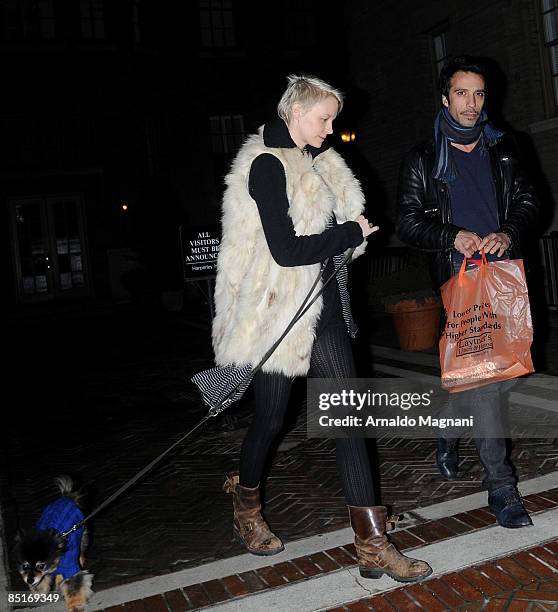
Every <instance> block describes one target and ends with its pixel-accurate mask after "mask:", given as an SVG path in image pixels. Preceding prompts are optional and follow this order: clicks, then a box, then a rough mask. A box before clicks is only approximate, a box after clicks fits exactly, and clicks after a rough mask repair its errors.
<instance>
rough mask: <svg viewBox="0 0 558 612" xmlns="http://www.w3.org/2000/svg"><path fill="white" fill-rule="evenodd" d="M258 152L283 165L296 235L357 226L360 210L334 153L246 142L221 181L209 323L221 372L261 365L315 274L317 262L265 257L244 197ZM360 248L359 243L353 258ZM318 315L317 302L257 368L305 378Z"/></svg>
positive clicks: (257, 139) (349, 176)
mask: <svg viewBox="0 0 558 612" xmlns="http://www.w3.org/2000/svg"><path fill="white" fill-rule="evenodd" d="M262 153H270V154H272V155H274V156H275V157H277V159H279V161H281V163H282V164H283V167H284V169H285V176H286V185H287V197H288V200H289V216H290V218H291V220H292V222H293V226H294V229H295V233H296V235H297V236H301V235H309V234H319V233H321V232H323V231H324V229H325V228H326V225H327V222H328V219H329V218H330V217H331V214H332V213H333V214H334V215H335V217H336V219H337V221H338V223H344V222H345V221H354V220H355V219H356V218H357V217H358V215H360V214H361V213H362V211H363V208H364V197H363V195H362V191H361V189H360V185H359V183H358V181H357V180H356V179H355V177H354V175H353V173H352V172H351V171H350V170H349V168H348V167H347V165H346V164H345V162H344V161H343V159H342V158H341V156H340V155H339V154H338V153H336V152H335V151H334V150H333V149H328V150H326V151H324V152H323V153H321V154H320V155H318V156H317V157H316V158H314V159H312V157H311V155H309V154H306V153H302V152H301V151H300V150H299V149H298V148H296V147H294V148H271V147H267V146H265V144H264V142H263V137H262V129H261V128H260V131H259V133H258V134H256V135H254V136H251V137H250V138H248V140H247V141H246V142H245V143H244V145H243V146H242V148H241V149H240V151H239V153H238V155H237V156H236V159H235V161H234V162H233V165H232V169H231V172H230V173H229V174H228V176H227V177H226V179H225V182H226V185H227V187H226V190H225V194H224V198H223V217H222V239H221V247H220V251H219V257H218V262H217V279H216V283H215V319H214V320H213V349H214V351H215V362H216V364H217V365H219V366H224V365H228V364H235V365H237V366H244V365H256V364H258V363H259V361H260V360H261V358H262V357H263V355H264V354H265V353H266V351H267V350H268V349H269V347H270V346H271V345H272V344H273V343H274V342H275V340H277V338H278V337H279V336H280V335H281V333H282V332H283V331H284V330H285V328H286V327H287V325H288V324H289V322H290V321H291V319H292V318H293V316H294V314H295V313H296V311H297V309H298V308H299V306H300V305H301V303H302V301H303V300H304V298H305V297H306V295H307V293H308V291H309V290H310V287H311V286H312V283H313V282H314V280H315V279H316V277H317V276H318V275H319V274H320V264H314V265H307V266H297V267H281V266H279V265H278V264H276V263H275V261H274V259H273V257H272V255H271V253H270V251H269V248H268V246H267V242H266V239H265V236H264V233H263V228H262V224H261V221H260V216H259V213H258V208H257V205H256V203H255V202H254V200H253V199H252V198H251V197H250V194H249V192H248V178H249V174H250V167H251V165H252V162H253V160H254V159H255V158H256V157H257V156H258V155H260V154H262ZM365 247H366V242H363V243H362V244H361V245H360V246H359V247H357V249H355V254H354V256H353V257H356V256H358V255H361V254H362V253H363V252H364V249H365ZM318 287H321V280H320V283H319V285H318ZM321 309H322V298H321V297H320V298H319V299H318V300H316V302H315V303H314V304H313V306H312V307H311V308H310V310H309V311H308V312H307V313H306V314H305V315H304V317H302V319H301V320H300V321H298V323H297V324H296V325H295V326H294V327H293V328H292V329H291V331H290V332H289V333H288V334H287V336H286V337H285V339H284V340H283V341H282V342H281V344H280V345H279V347H278V348H277V349H276V350H275V352H274V353H273V354H272V355H271V357H270V358H269V359H268V361H267V362H266V363H265V365H264V366H263V367H262V370H263V371H264V372H274V373H280V374H284V375H286V376H301V375H305V374H307V372H308V370H309V367H310V354H311V351H312V344H313V342H314V336H315V334H314V330H315V327H316V323H317V321H318V318H319V316H320V312H321Z"/></svg>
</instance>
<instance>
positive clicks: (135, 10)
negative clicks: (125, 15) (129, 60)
mask: <svg viewBox="0 0 558 612" xmlns="http://www.w3.org/2000/svg"><path fill="white" fill-rule="evenodd" d="M140 4H141V0H133V4H132V26H133V28H134V42H135V43H136V45H139V44H140V43H141V25H140V12H141V7H140Z"/></svg>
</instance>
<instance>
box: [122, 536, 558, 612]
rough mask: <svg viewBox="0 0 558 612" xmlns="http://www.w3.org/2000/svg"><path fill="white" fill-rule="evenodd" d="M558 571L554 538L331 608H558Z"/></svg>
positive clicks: (512, 611) (493, 611)
mask: <svg viewBox="0 0 558 612" xmlns="http://www.w3.org/2000/svg"><path fill="white" fill-rule="evenodd" d="M557 572H558V541H554V542H549V543H547V544H545V545H544V546H535V547H533V548H530V549H528V550H523V551H521V552H520V553H516V554H513V555H509V556H507V557H502V558H500V559H495V560H493V561H491V562H490V563H483V564H481V565H476V566H474V567H469V568H467V569H465V570H463V571H461V572H452V573H450V574H445V575H444V576H442V577H440V578H433V579H432V580H426V581H425V582H423V583H421V584H415V585H412V586H408V587H404V588H400V589H396V590H394V591H390V592H389V593H386V594H385V595H376V596H374V597H368V598H366V599H361V600H359V601H356V602H352V603H350V604H348V605H346V606H341V607H336V608H329V609H328V610H327V612H364V611H365V610H367V611H368V610H376V611H377V612H384V611H388V610H389V611H390V612H394V611H395V610H397V611H407V610H427V612H443V611H444V610H458V611H463V612H465V611H466V612H473V611H474V610H479V611H480V610H482V611H484V612H497V611H499V610H502V611H503V610H506V611H507V612H527V611H530V610H533V611H534V610H546V611H550V610H558V576H557V574H556V573H557ZM124 609H126V608H124ZM161 609H162V610H166V608H161ZM171 609H172V610H173V612H174V610H175V609H174V608H171ZM182 609H183V610H185V609H188V608H182ZM154 610H155V609H154Z"/></svg>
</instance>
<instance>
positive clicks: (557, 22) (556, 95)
mask: <svg viewBox="0 0 558 612" xmlns="http://www.w3.org/2000/svg"><path fill="white" fill-rule="evenodd" d="M541 9H542V26H543V27H542V30H543V35H544V45H545V47H546V49H547V61H548V72H549V78H550V90H551V92H552V101H553V104H554V109H555V110H557V109H558V0H541Z"/></svg>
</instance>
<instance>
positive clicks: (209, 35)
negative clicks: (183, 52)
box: [199, 0, 236, 48]
mask: <svg viewBox="0 0 558 612" xmlns="http://www.w3.org/2000/svg"><path fill="white" fill-rule="evenodd" d="M199 3H200V5H199V6H200V27H201V43H202V46H203V47H208V48H212V47H234V46H235V45H236V36H235V31H234V21H233V6H232V4H233V3H232V0H199Z"/></svg>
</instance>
